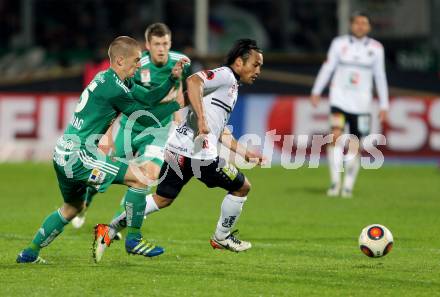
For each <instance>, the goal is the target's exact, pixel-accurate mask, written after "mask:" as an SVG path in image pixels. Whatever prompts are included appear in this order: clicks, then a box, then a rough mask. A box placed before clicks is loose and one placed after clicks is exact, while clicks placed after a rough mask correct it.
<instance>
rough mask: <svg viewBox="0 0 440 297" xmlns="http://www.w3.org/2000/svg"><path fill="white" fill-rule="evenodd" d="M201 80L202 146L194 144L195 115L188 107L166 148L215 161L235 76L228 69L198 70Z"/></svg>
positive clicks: (234, 94) (234, 89)
mask: <svg viewBox="0 0 440 297" xmlns="http://www.w3.org/2000/svg"><path fill="white" fill-rule="evenodd" d="M194 75H197V76H199V77H200V78H201V79H202V80H203V99H202V104H203V107H204V111H205V117H206V121H207V124H208V127H209V130H210V133H209V134H208V135H207V137H206V138H205V139H204V141H203V143H201V144H200V146H199V145H195V143H194V140H195V137H196V136H197V135H198V127H197V118H196V114H195V113H194V111H193V110H192V108H191V106H190V107H189V110H188V113H187V115H186V118H185V120H184V121H183V122H182V123H181V124H180V125H179V126H178V127H177V128H176V129H175V131H173V133H172V135H171V136H170V138H169V140H168V144H167V149H168V150H170V151H173V152H176V153H178V154H181V155H183V156H186V157H189V158H193V159H215V158H216V157H217V156H218V152H217V145H218V141H219V138H220V136H221V134H222V133H223V129H224V128H225V125H226V124H227V122H228V120H229V117H230V115H231V112H232V110H233V109H234V106H235V103H236V102H237V96H238V79H239V77H238V75H236V74H235V73H234V72H233V70H232V69H231V68H229V67H220V68H216V69H214V70H208V71H200V72H197V73H196V74H194Z"/></svg>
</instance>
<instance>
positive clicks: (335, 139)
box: [331, 128, 342, 145]
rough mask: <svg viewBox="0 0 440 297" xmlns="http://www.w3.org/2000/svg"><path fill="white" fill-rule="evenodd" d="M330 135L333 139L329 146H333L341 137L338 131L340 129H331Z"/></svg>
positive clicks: (340, 132) (340, 130)
mask: <svg viewBox="0 0 440 297" xmlns="http://www.w3.org/2000/svg"><path fill="white" fill-rule="evenodd" d="M331 134H333V138H332V142H331V144H332V145H335V144H336V142H337V141H338V138H339V137H340V136H341V135H342V129H340V128H333V129H332V133H331Z"/></svg>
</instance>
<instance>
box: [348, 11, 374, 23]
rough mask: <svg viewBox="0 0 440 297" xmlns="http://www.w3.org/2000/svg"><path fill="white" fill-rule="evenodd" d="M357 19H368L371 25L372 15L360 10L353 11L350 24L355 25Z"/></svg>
mask: <svg viewBox="0 0 440 297" xmlns="http://www.w3.org/2000/svg"><path fill="white" fill-rule="evenodd" d="M357 17H364V18H367V20H368V22H370V23H371V18H370V15H369V14H368V13H366V12H365V11H360V10H356V11H353V12H352V13H351V14H350V23H353V21H354V19H355V18H357Z"/></svg>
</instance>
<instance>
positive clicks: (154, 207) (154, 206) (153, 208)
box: [144, 194, 159, 217]
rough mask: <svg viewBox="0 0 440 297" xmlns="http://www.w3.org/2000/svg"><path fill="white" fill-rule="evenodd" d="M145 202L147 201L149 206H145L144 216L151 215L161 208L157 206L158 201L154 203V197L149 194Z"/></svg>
mask: <svg viewBox="0 0 440 297" xmlns="http://www.w3.org/2000/svg"><path fill="white" fill-rule="evenodd" d="M145 200H146V201H147V205H145V213H144V216H145V217H146V216H148V215H149V214H150V213H153V212H156V211H158V210H159V207H158V206H157V204H156V201H154V198H153V195H152V194H148V195H147V196H146V197H145Z"/></svg>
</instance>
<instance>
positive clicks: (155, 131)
mask: <svg viewBox="0 0 440 297" xmlns="http://www.w3.org/2000/svg"><path fill="white" fill-rule="evenodd" d="M170 126H171V124H168V125H167V126H165V127H161V128H146V129H145V131H143V132H138V131H135V130H133V131H131V133H130V131H129V130H124V129H123V127H122V126H121V127H120V128H119V129H118V132H117V134H116V138H115V140H114V144H115V154H114V155H115V156H116V157H119V158H124V159H128V160H132V161H133V162H135V163H136V164H137V165H140V164H143V163H145V162H148V161H150V162H153V163H155V164H157V165H158V166H159V167H162V164H163V162H164V147H165V144H166V143H167V140H168V133H169V130H170ZM124 134H126V135H124ZM124 137H125V139H127V140H129V141H124V140H125V139H124Z"/></svg>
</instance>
